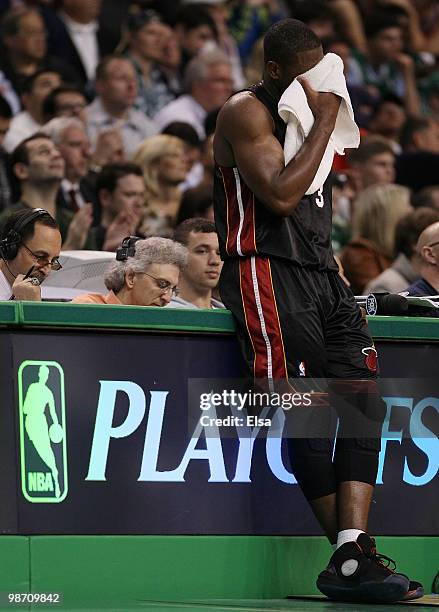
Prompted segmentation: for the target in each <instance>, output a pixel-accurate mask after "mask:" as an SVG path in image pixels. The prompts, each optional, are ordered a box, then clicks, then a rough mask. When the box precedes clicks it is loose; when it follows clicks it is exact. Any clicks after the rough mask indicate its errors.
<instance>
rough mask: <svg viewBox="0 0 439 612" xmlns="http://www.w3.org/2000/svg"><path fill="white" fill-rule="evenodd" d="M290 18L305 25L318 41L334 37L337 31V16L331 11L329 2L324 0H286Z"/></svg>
mask: <svg viewBox="0 0 439 612" xmlns="http://www.w3.org/2000/svg"><path fill="white" fill-rule="evenodd" d="M287 3H288V5H289V6H290V9H291V17H294V19H299V20H300V21H303V23H306V25H307V26H308V27H310V28H311V30H312V31H313V32H314V34H316V35H317V36H318V37H319V38H320V40H326V39H328V38H331V37H332V36H334V34H335V32H336V31H337V15H336V13H335V12H334V11H333V9H332V6H331V4H332V3H331V2H330V3H328V2H326V1H325V0H307V2H303V1H302V0H288V2H287Z"/></svg>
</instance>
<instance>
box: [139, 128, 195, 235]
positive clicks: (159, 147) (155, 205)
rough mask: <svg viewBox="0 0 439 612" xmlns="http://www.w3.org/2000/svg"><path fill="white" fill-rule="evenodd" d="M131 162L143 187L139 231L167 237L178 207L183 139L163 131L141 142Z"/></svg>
mask: <svg viewBox="0 0 439 612" xmlns="http://www.w3.org/2000/svg"><path fill="white" fill-rule="evenodd" d="M133 161H134V163H136V164H138V165H139V166H140V167H141V168H142V172H143V178H144V181H145V190H146V193H145V205H146V213H145V215H144V218H143V221H142V224H141V226H140V232H141V233H142V234H143V235H144V236H157V235H161V236H164V237H169V236H171V235H172V230H173V227H174V226H175V220H176V218H177V214H178V210H179V208H180V202H181V189H180V184H181V183H182V182H183V181H184V180H185V178H186V168H187V164H186V161H185V156H184V146H183V142H182V141H181V140H180V139H179V138H176V137H175V136H168V135H167V134H159V135H158V136H153V137H152V138H149V139H148V140H145V141H144V142H143V143H142V145H141V146H140V147H139V149H138V150H137V152H136V154H135V156H134V158H133Z"/></svg>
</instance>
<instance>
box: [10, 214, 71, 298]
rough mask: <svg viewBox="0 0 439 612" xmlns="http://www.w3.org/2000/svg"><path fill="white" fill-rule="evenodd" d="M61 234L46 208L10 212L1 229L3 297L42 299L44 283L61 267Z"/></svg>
mask: <svg viewBox="0 0 439 612" xmlns="http://www.w3.org/2000/svg"><path fill="white" fill-rule="evenodd" d="M60 250H61V235H60V233H59V229H58V225H57V223H56V221H55V219H53V217H52V216H51V215H49V213H48V212H47V211H44V210H43V209H38V210H28V209H26V210H19V211H16V212H12V213H8V214H7V215H6V216H5V218H4V225H3V228H2V230H1V233H0V257H1V259H0V300H10V299H16V300H27V301H31V302H35V301H40V300H41V287H40V285H41V283H42V282H43V281H44V280H45V279H46V278H47V277H48V276H49V274H50V272H51V271H52V270H59V269H60V268H61V264H60V263H59V261H58V257H59V253H60Z"/></svg>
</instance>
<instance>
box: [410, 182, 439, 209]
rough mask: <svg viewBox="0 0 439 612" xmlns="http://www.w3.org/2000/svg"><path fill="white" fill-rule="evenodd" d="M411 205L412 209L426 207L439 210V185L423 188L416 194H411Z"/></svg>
mask: <svg viewBox="0 0 439 612" xmlns="http://www.w3.org/2000/svg"><path fill="white" fill-rule="evenodd" d="M411 204H412V206H413V208H419V207H421V206H428V207H429V208H436V210H439V185H431V187H424V189H421V190H420V191H418V192H417V193H413V194H412V198H411Z"/></svg>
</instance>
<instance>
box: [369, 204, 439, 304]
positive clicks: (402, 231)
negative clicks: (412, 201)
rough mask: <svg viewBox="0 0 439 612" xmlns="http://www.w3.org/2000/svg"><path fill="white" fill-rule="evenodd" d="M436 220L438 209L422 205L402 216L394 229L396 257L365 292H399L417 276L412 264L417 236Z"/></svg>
mask: <svg viewBox="0 0 439 612" xmlns="http://www.w3.org/2000/svg"><path fill="white" fill-rule="evenodd" d="M438 221H439V210H433V209H431V208H424V207H421V208H417V209H416V210H413V211H411V212H409V213H408V214H407V215H405V216H404V217H402V219H400V220H399V221H398V223H397V225H396V229H395V253H396V259H395V261H394V262H393V264H392V265H391V266H390V268H387V270H384V272H382V273H381V274H380V275H379V276H377V278H375V279H374V280H373V281H372V282H370V283H369V284H368V285H367V287H366V289H365V293H371V292H375V293H378V292H385V291H388V292H389V293H399V292H401V291H403V290H404V289H405V288H406V287H407V285H409V284H410V283H412V282H414V281H415V280H416V279H417V278H418V272H417V271H416V269H415V266H414V261H415V260H416V257H417V253H416V244H417V242H418V238H419V236H420V234H421V232H423V231H424V229H425V228H426V227H428V226H429V225H431V224H432V223H436V222H438Z"/></svg>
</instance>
